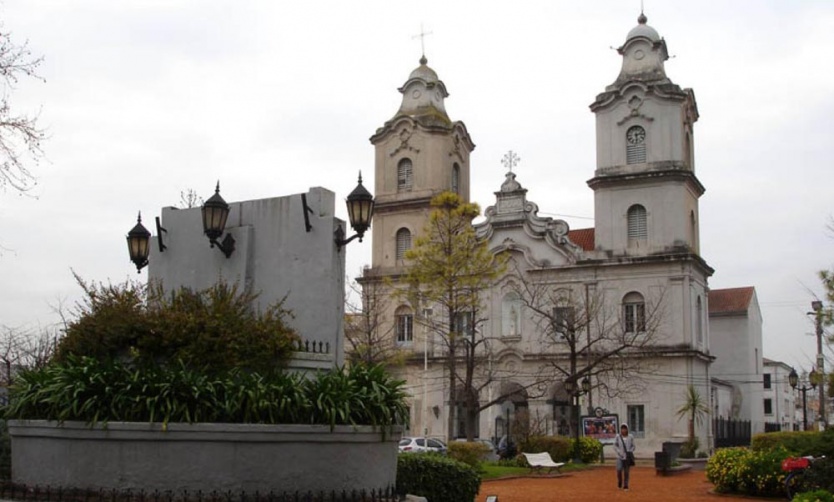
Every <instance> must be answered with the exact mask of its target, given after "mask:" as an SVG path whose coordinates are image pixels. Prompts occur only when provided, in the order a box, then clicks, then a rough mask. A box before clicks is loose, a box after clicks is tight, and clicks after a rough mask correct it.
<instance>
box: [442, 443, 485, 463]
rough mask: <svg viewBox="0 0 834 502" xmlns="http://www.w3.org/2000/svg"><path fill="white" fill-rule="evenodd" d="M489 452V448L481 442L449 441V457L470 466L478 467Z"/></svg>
mask: <svg viewBox="0 0 834 502" xmlns="http://www.w3.org/2000/svg"><path fill="white" fill-rule="evenodd" d="M488 454H489V448H488V447H487V446H486V445H485V444H482V443H479V442H477V441H475V442H471V443H470V442H462V441H453V442H451V443H449V451H448V455H449V458H452V459H454V460H457V461H458V462H463V463H464V464H466V465H471V466H472V467H476V468H477V467H479V466H480V465H481V462H483V461H484V459H485V458H486V456H487V455H488Z"/></svg>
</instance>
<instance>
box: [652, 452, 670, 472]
mask: <svg viewBox="0 0 834 502" xmlns="http://www.w3.org/2000/svg"><path fill="white" fill-rule="evenodd" d="M670 467H672V458H671V457H670V456H669V453H667V452H665V451H656V452H654V468H655V469H657V470H658V471H664V472H665V471H666V470H668V469H669V468H670Z"/></svg>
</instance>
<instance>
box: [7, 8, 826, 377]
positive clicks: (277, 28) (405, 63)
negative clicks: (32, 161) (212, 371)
mask: <svg viewBox="0 0 834 502" xmlns="http://www.w3.org/2000/svg"><path fill="white" fill-rule="evenodd" d="M639 8H640V2H639V1H638V0H633V1H623V0H599V1H587V2H578V1H570V2H567V1H554V0H536V1H519V2H497V1H495V2H473V1H467V2H464V1H451V0H444V1H434V0H424V1H420V2H409V3H405V2H402V1H393V0H377V1H362V2H346V1H336V0H334V1H308V2H289V1H287V2H280V1H266V0H264V1H256V0H251V1H236V2H231V1H225V2H221V1H212V0H199V1H198V0H191V1H184V0H182V1H178V0H135V1H127V0H124V1H113V0H73V1H66V0H25V1H24V0H5V1H3V2H2V3H0V20H2V26H0V29H3V30H5V31H6V32H11V33H12V37H13V39H14V40H16V41H17V42H19V43H21V42H23V41H25V40H27V39H28V40H29V45H30V48H31V49H32V51H33V52H35V53H36V54H40V55H43V56H44V57H45V61H44V63H43V65H42V67H41V71H40V73H41V75H42V76H43V77H44V78H45V79H46V82H45V83H43V82H38V81H36V80H27V81H22V82H21V83H20V84H19V85H18V86H17V88H16V89H14V90H7V91H6V92H7V94H9V96H10V99H11V101H12V104H13V106H14V107H15V108H16V109H17V110H18V111H22V112H29V113H40V123H41V124H42V125H43V126H44V127H46V128H47V130H48V134H49V139H48V141H46V142H45V144H44V149H45V151H46V155H47V157H48V161H47V162H45V163H42V164H41V165H39V166H37V167H35V172H36V174H37V176H38V186H37V187H36V188H35V189H34V190H33V191H32V192H31V194H30V195H31V196H19V195H18V194H16V193H14V192H11V191H7V192H5V193H0V247H1V248H0V286H1V287H0V326H5V327H9V328H15V329H32V328H35V329H36V328H37V327H38V326H47V325H49V324H51V323H54V322H55V321H56V319H57V316H56V314H55V312H54V307H55V306H56V305H60V304H63V305H66V306H71V305H72V304H73V303H74V302H75V301H77V299H78V298H79V296H80V295H79V293H80V289H79V287H78V286H77V285H76V284H75V282H74V279H73V276H72V270H74V271H75V272H77V273H78V274H79V275H80V276H81V277H83V278H85V279H87V280H96V281H108V280H111V281H114V282H118V281H123V280H125V279H126V278H128V277H132V278H137V277H138V278H144V277H145V276H146V274H145V272H144V271H143V273H142V274H141V275H139V276H137V274H136V272H135V268H134V267H133V265H132V264H131V263H130V261H129V260H128V256H127V250H126V245H125V239H124V237H125V234H126V233H127V231H128V230H130V228H131V227H132V226H133V224H134V223H135V220H136V212H137V211H139V210H141V211H142V212H143V215H144V217H145V221H146V223H148V225H147V226H148V228H151V227H152V225H151V223H152V221H153V216H156V215H158V214H159V212H160V208H161V207H163V206H170V205H179V202H180V193H181V192H182V191H184V190H187V189H189V188H190V189H195V190H197V191H198V193H199V194H200V195H202V196H203V197H204V198H208V197H209V196H210V195H211V194H212V190H213V188H214V184H215V182H216V181H217V180H218V179H219V180H220V182H221V186H222V190H221V191H222V195H223V197H224V198H225V199H226V200H227V201H238V200H248V199H255V198H264V197H272V196H279V195H288V194H292V193H298V192H302V191H306V190H307V189H308V188H309V187H311V186H324V187H326V188H328V189H330V190H333V191H334V192H336V194H337V198H338V199H339V200H341V199H343V198H344V197H345V196H347V194H348V193H349V192H350V191H351V190H352V189H353V187H354V186H355V185H356V175H357V172H358V171H359V170H360V169H361V170H363V171H364V173H365V174H366V177H365V180H366V185H369V186H368V188H369V189H371V190H372V191H373V177H372V172H373V158H374V157H373V155H374V149H373V146H372V145H371V144H370V143H369V141H368V138H369V137H370V136H371V135H372V134H373V133H374V131H375V130H376V128H377V127H380V126H381V125H382V124H383V123H384V122H385V121H386V120H387V119H389V118H391V117H392V116H393V115H394V113H395V112H396V111H397V109H398V107H399V104H400V97H401V95H400V94H399V93H398V92H397V88H398V87H399V86H401V85H402V84H403V83H404V82H405V81H406V79H407V77H408V75H409V73H410V72H411V70H413V69H414V68H415V67H417V66H418V60H419V58H420V53H421V47H420V40H419V38H414V35H415V34H417V33H419V32H420V31H421V23H422V25H423V29H424V30H425V31H426V32H430V35H428V36H427V37H426V39H425V49H426V55H427V57H428V59H429V66H431V67H432V68H434V69H435V70H436V71H437V72H438V75H439V76H440V78H441V79H442V80H443V82H444V83H445V84H446V87H447V89H448V90H449V92H450V96H449V98H448V99H447V100H446V109H447V111H448V113H449V115H450V117H451V118H452V119H453V120H462V121H463V122H464V123H465V124H466V126H467V128H468V130H469V132H470V134H471V135H472V138H473V140H474V142H475V144H476V145H477V146H476V149H475V151H474V152H473V154H472V157H471V162H472V178H473V187H472V198H473V200H474V201H476V202H478V203H479V204H480V205H481V207H482V209H484V208H486V207H487V206H489V205H492V204H493V203H494V200H495V199H494V195H493V192H495V191H497V190H498V189H499V187H500V184H501V182H502V181H503V179H504V176H503V173H504V168H503V166H502V165H501V162H500V161H501V157H502V156H503V154H504V153H505V152H506V151H508V150H513V151H515V152H517V153H518V155H519V156H520V157H521V163H520V164H519V166H518V167H517V168H516V172H517V174H518V181H520V182H521V183H522V185H524V186H525V187H526V188H528V189H529V192H528V198H529V200H532V201H534V202H536V203H537V204H538V205H539V207H540V209H541V213H542V214H544V215H546V216H555V217H559V218H562V219H565V220H566V221H567V222H568V223H569V224H570V225H571V228H573V229H578V228H586V227H590V226H593V192H592V191H591V189H590V188H588V187H587V185H586V183H585V182H586V181H587V180H588V179H590V178H591V177H592V176H593V172H594V168H595V146H594V144H595V138H594V116H593V114H592V113H591V112H590V110H589V109H588V105H589V104H590V103H591V102H592V101H593V99H594V97H595V96H596V94H598V93H600V92H602V91H603V90H604V89H605V86H606V85H608V84H610V83H612V82H613V81H614V79H615V78H616V77H617V74H618V73H619V69H620V63H621V59H620V56H619V55H618V54H617V52H616V51H615V50H614V49H612V48H616V47H619V46H621V45H622V43H623V42H624V41H625V36H626V34H627V33H628V31H629V30H630V29H631V28H632V27H634V26H635V25H636V24H637V22H636V20H637V16H638V14H639ZM645 12H646V15H647V16H648V19H649V22H648V24H649V25H651V26H652V27H654V28H655V29H657V30H658V32H659V33H660V34H661V36H663V37H664V38H665V39H666V42H667V44H668V48H669V53H670V55H671V56H672V59H670V60H669V61H667V63H666V72H667V75H668V76H669V77H670V78H671V79H672V80H673V81H674V82H675V83H677V84H678V85H680V86H682V87H691V88H693V89H694V91H695V96H696V99H697V102H698V109H699V111H700V114H701V118H700V120H699V121H698V122H697V123H696V125H695V155H696V173H697V175H698V177H699V179H700V180H701V182H702V183H703V184H704V186H705V187H706V190H707V191H706V193H705V194H704V196H703V197H702V198H701V203H700V211H701V214H700V216H701V252H702V255H703V257H704V258H705V259H706V260H707V262H708V263H709V264H710V265H711V266H712V267H713V268H714V269H715V275H714V276H713V277H712V278H711V280H710V287H711V288H713V289H717V288H728V287H737V286H755V287H756V290H757V293H758V299H759V304H760V305H761V309H762V313H763V316H764V355H765V357H768V358H771V359H776V360H781V361H784V362H786V363H788V364H791V365H794V366H796V367H797V369H800V368H803V369H806V370H807V369H810V366H811V364H812V360H813V358H814V354H815V351H816V344H815V339H814V337H813V335H812V333H813V326H812V324H811V322H810V321H811V320H810V318H809V317H808V316H807V315H806V312H807V311H808V310H809V308H810V302H811V301H812V300H813V299H814V297H815V295H821V288H820V286H819V281H818V280H817V278H816V272H817V270H819V269H822V268H828V267H831V266H832V265H834V259H832V257H834V253H832V251H834V235H832V233H831V232H829V231H827V230H826V224H827V223H828V222H829V221H830V217H831V215H832V213H834V208H832V205H833V204H832V202H831V201H832V194H831V192H832V182H831V179H832V160H831V159H832V145H834V137H832V136H834V92H832V91H833V90H834V71H832V64H831V54H832V50H834V29H832V26H834V2H830V1H828V0H820V1H810V0H808V1H802V2H799V1H787V0H779V1H773V0H771V1H766V0H749V1H745V0H735V1H732V2H729V1H727V2H718V1H703V0H699V1H697V2H692V1H679V2H678V1H675V2H673V1H659V0H647V1H646V10H645ZM339 215H340V216H342V217H344V216H345V211H344V209H343V208H342V207H340V208H339ZM347 252H348V271H350V272H351V273H352V274H353V275H355V274H356V273H357V272H358V271H359V269H360V267H361V266H362V265H364V264H368V263H369V262H370V246H369V245H368V243H367V240H366V242H365V243H363V244H361V245H357V244H356V243H353V244H351V245H350V246H348V248H347ZM829 354H830V353H829Z"/></svg>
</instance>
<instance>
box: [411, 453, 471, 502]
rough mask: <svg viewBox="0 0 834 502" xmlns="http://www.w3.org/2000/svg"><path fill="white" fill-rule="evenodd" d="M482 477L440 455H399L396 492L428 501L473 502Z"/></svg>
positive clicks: (468, 467) (463, 465) (460, 463)
mask: <svg viewBox="0 0 834 502" xmlns="http://www.w3.org/2000/svg"><path fill="white" fill-rule="evenodd" d="M480 487H481V475H480V474H479V473H478V470H477V469H476V468H474V467H471V466H469V465H466V464H464V463H462V462H458V461H457V460H453V459H451V458H446V457H442V456H439V455H399V456H398V457H397V493H399V494H401V495H404V494H406V493H410V494H412V495H418V496H421V497H426V498H427V499H429V500H431V502H463V501H470V500H475V497H476V496H477V495H478V490H479V489H480Z"/></svg>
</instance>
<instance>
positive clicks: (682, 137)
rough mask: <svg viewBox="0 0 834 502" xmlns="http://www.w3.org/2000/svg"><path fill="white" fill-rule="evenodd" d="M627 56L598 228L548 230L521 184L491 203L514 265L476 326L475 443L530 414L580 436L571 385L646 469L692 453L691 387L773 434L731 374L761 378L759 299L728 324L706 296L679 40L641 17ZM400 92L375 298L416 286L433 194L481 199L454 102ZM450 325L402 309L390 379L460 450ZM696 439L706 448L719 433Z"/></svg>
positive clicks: (617, 87) (417, 414) (604, 164)
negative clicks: (619, 430)
mask: <svg viewBox="0 0 834 502" xmlns="http://www.w3.org/2000/svg"><path fill="white" fill-rule="evenodd" d="M618 50H619V53H620V54H621V55H622V58H623V62H622V68H621V71H620V74H619V76H618V77H617V78H616V80H615V81H614V82H613V83H612V84H611V85H608V86H607V87H605V89H604V91H603V92H602V93H600V94H599V95H598V96H596V99H595V100H594V102H593V103H592V104H591V106H590V108H591V111H592V112H593V113H594V114H595V116H596V144H597V148H596V159H597V162H596V169H595V171H594V172H593V173H588V175H589V177H590V179H589V181H588V182H587V183H588V186H589V187H590V189H591V190H592V191H593V196H594V227H593V228H587V229H578V230H571V229H570V228H569V226H568V224H567V223H566V222H564V221H561V220H558V219H552V218H546V217H541V216H539V215H538V209H539V208H538V205H537V204H536V203H535V202H534V201H530V200H528V199H527V196H526V193H527V190H526V189H525V188H524V186H523V184H524V183H534V182H535V180H526V179H522V178H521V177H520V176H517V174H516V173H513V172H512V170H510V172H508V173H507V174H506V177H505V179H504V180H496V186H497V188H498V190H497V191H496V192H495V200H493V201H484V202H486V203H482V206H487V209H486V210H485V212H484V216H485V219H484V220H483V221H481V222H479V223H477V224H475V231H476V233H477V235H478V236H479V237H480V238H481V239H482V240H483V241H485V242H487V243H488V247H489V249H490V250H491V251H492V252H493V253H495V254H503V255H504V256H506V257H507V258H508V265H507V268H506V272H505V273H504V274H503V276H502V277H501V278H500V279H499V280H498V281H497V282H496V283H495V284H494V285H492V286H491V287H490V288H489V289H488V290H487V291H485V292H484V294H483V298H482V302H483V305H484V309H485V313H486V315H484V316H483V321H482V322H480V323H479V324H478V325H477V326H476V327H475V328H474V329H475V330H477V335H478V336H479V337H483V338H484V339H486V340H489V343H488V344H486V346H488V349H485V352H484V358H483V361H482V362H481V366H482V367H483V368H484V370H483V372H482V379H483V380H482V381H481V382H482V383H483V385H480V386H478V388H477V389H474V390H473V392H476V393H477V394H478V401H479V402H480V403H483V404H484V405H485V406H484V409H483V410H482V411H481V412H480V415H479V419H478V421H477V425H476V431H475V436H480V437H485V438H494V437H499V436H501V435H502V434H503V433H504V431H505V430H506V426H507V421H508V420H509V421H510V422H511V423H517V422H518V419H519V418H520V416H521V412H522V411H523V415H524V420H525V421H526V422H527V424H528V427H530V428H531V429H534V430H535V431H537V432H542V433H546V434H565V435H566V434H572V433H573V430H574V429H573V428H574V427H577V421H576V411H575V409H574V408H573V407H572V404H573V399H572V396H571V393H569V392H568V391H567V390H566V386H567V388H568V389H571V388H576V389H580V390H581V389H582V387H584V388H585V392H582V393H581V396H580V397H578V401H577V402H578V403H579V409H580V410H581V411H580V413H581V414H582V415H591V414H593V413H594V412H595V411H598V412H600V413H602V414H616V415H618V417H619V420H620V421H621V422H625V423H628V424H629V425H630V427H631V430H632V432H633V433H635V435H636V437H637V438H638V448H639V449H640V453H639V456H642V457H649V456H651V454H652V452H653V451H655V450H659V449H660V446H661V443H663V442H665V441H683V440H685V439H686V435H687V421H686V419H681V418H680V417H679V416H678V414H677V413H676V411H677V410H678V409H679V408H680V407H681V406H682V405H683V404H684V403H683V400H684V394H685V392H686V390H687V388H688V387H689V386H692V387H693V388H694V389H695V390H697V392H698V393H699V394H700V396H701V397H702V399H703V401H704V403H705V404H706V405H707V406H708V407H709V408H710V410H711V411H712V413H723V414H725V416H727V417H731V418H742V419H746V420H750V421H751V422H752V423H753V428H754V432H755V431H758V430H761V429H762V428H763V420H764V417H763V413H762V411H761V391H760V390H759V389H761V386H758V387H756V386H755V385H752V384H750V385H748V384H742V383H741V382H736V381H735V380H737V379H735V377H734V376H733V375H737V374H744V375H746V376H745V378H744V380H745V381H748V380H755V375H756V374H760V373H761V369H762V353H761V315H760V313H758V305H757V303H756V298H755V294H753V295H752V296H751V297H750V298H748V299H747V304H746V305H745V306H746V307H748V310H747V311H748V312H752V313H753V315H749V316H739V317H737V318H733V319H731V320H730V319H729V318H728V317H727V316H726V315H725V316H723V317H722V316H721V315H719V314H720V312H718V311H713V309H712V308H711V305H710V302H711V299H712V298H713V297H714V296H715V295H717V294H719V292H717V291H710V289H709V284H708V280H709V278H710V276H712V275H713V273H714V271H713V269H712V268H711V267H710V266H709V265H708V263H707V261H706V260H705V259H704V257H702V256H701V254H700V242H699V234H700V217H699V207H698V206H699V198H700V197H701V195H702V194H703V193H704V191H705V188H704V186H703V185H702V184H701V182H700V181H699V179H698V177H697V175H696V169H695V153H694V152H695V150H694V125H695V122H696V121H697V120H698V108H697V104H696V101H695V95H694V93H693V91H692V90H691V89H686V88H681V87H679V86H678V85H676V84H675V83H673V82H672V81H671V80H670V79H669V78H668V77H667V75H666V72H665V68H664V61H665V60H667V59H668V54H667V48H666V42H665V41H664V39H663V38H661V37H660V36H659V35H658V33H657V31H655V30H654V29H653V28H651V27H650V26H649V25H648V24H646V17H645V16H644V15H642V14H641V16H640V18H639V19H638V25H637V26H636V27H635V28H634V29H632V30H631V31H630V32H629V33H628V36H627V37H626V41H625V43H624V44H623V46H622V47H620V48H619V49H618ZM399 91H400V92H401V93H402V95H403V98H402V99H403V100H402V105H401V107H400V109H399V110H398V112H397V113H396V114H395V116H394V117H393V118H392V119H391V120H389V121H387V122H386V123H385V124H384V125H383V126H382V127H381V128H379V129H378V130H377V131H376V133H375V134H374V135H373V136H372V137H371V142H372V144H373V145H374V147H375V149H376V155H375V184H374V186H375V192H376V209H375V214H374V219H373V225H372V227H371V228H372V231H373V236H372V239H373V242H372V263H371V266H370V267H369V268H367V269H366V270H365V273H364V276H363V277H362V278H361V279H360V282H361V283H362V284H363V285H364V286H365V287H366V288H367V287H371V286H373V285H379V284H382V283H387V284H397V281H398V280H400V279H401V278H402V277H403V275H404V274H405V272H406V270H407V267H408V265H409V264H408V262H407V260H405V256H404V255H405V251H406V250H408V249H409V248H410V247H411V245H412V242H413V240H414V238H415V236H417V235H419V234H420V233H421V232H422V230H423V228H424V225H425V223H426V221H427V218H428V214H429V212H430V207H429V201H430V200H431V198H432V196H434V195H436V194H438V193H440V192H443V191H452V192H456V193H457V194H459V195H460V196H461V198H462V199H463V200H464V201H469V187H470V179H471V176H472V174H471V165H470V153H471V152H472V151H473V149H474V147H475V146H474V143H473V140H472V138H471V137H470V135H469V132H468V131H467V129H466V126H465V125H464V124H463V123H462V122H460V121H453V120H451V119H450V118H449V117H448V115H447V113H446V111H445V107H444V99H445V98H446V97H447V96H448V93H447V92H446V87H445V85H444V83H443V82H442V81H441V80H440V79H439V78H438V75H437V73H436V72H435V71H434V70H432V69H431V68H430V67H428V66H427V61H426V59H425V57H424V58H423V59H421V61H420V66H419V67H418V68H417V69H415V70H414V71H413V72H412V73H411V75H410V76H409V78H408V80H407V81H406V82H405V84H404V85H403V86H402V87H401V88H400V89H399ZM588 154H589V155H590V154H591V153H590V152H589V153H588ZM502 181H503V182H502ZM499 183H500V187H498V185H499ZM549 210H551V211H554V212H555V211H557V210H558V208H549ZM750 289H751V290H752V288H750ZM731 296H732V294H731ZM722 298H723V297H722ZM713 314H715V315H713ZM438 315H441V314H440V313H439V311H438V309H435V308H432V306H431V305H413V304H411V303H409V301H408V300H407V299H406V298H405V297H399V296H392V297H391V298H390V299H389V301H388V302H387V304H386V312H385V313H384V316H383V317H384V319H385V322H386V323H387V324H388V327H389V329H387V330H385V332H387V333H390V337H392V342H393V343H394V344H395V345H397V346H398V347H399V348H400V349H401V350H402V351H403V353H404V354H405V355H406V357H405V359H404V360H405V363H404V364H402V365H398V366H394V367H393V368H392V370H393V371H395V372H398V373H399V374H400V375H401V376H402V377H404V378H405V379H406V381H407V382H408V389H409V391H410V392H411V395H412V399H411V405H412V406H411V409H412V420H411V432H412V433H413V434H424V433H425V434H427V435H429V436H437V437H460V436H462V435H463V434H464V431H463V429H464V425H463V423H462V417H460V416H458V418H457V419H455V420H452V421H451V422H452V423H454V425H453V426H452V427H453V429H454V430H451V431H450V430H448V425H447V424H448V423H449V422H450V421H449V420H448V418H449V414H450V413H455V412H456V410H457V414H458V415H460V410H459V408H458V407H456V406H454V404H455V403H450V402H449V389H448V386H449V384H448V377H447V365H446V364H445V354H446V353H445V349H444V348H443V344H441V343H439V341H438V340H437V338H436V336H435V335H433V334H432V333H431V332H430V330H429V329H427V328H426V327H425V326H426V325H427V324H430V323H431V322H433V321H434V320H435V319H433V316H434V317H436V316H438ZM714 323H718V324H719V325H720V326H721V328H720V329H719V330H718V331H719V332H718V333H717V332H716V330H714V329H712V328H713V326H714ZM727 331H729V333H727ZM717 336H718V337H720V340H716V337H717ZM725 346H726V347H727V350H726V351H725V350H724V348H723V347H725ZM719 347H722V349H721V350H716V349H717V348H719ZM730 347H732V348H733V349H734V350H732V351H730V350H729V349H730ZM736 349H737V350H736ZM727 354H730V358H731V359H728V358H727V357H726V355H727ZM760 376H761V375H759V377H760ZM759 379H761V378H759ZM461 392H465V390H460V391H458V394H460V393H461ZM751 392H758V393H759V394H758V399H757V398H756V396H752V395H750V393H751ZM739 395H744V396H747V397H748V398H746V399H741V398H739V397H738V396H739ZM697 435H698V437H699V439H700V442H701V448H700V449H701V450H704V451H707V450H709V449H710V445H711V444H712V427H711V422H710V420H709V419H707V420H705V421H704V422H703V423H702V424H701V425H700V426H699V427H698V429H697Z"/></svg>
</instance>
